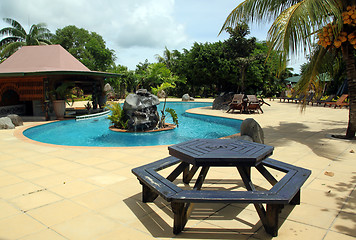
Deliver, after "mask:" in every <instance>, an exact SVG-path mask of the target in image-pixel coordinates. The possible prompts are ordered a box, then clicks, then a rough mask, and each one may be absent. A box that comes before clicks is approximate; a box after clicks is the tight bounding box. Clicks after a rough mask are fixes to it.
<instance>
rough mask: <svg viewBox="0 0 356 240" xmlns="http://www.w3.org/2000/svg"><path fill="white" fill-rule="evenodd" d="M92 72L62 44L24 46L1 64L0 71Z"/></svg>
mask: <svg viewBox="0 0 356 240" xmlns="http://www.w3.org/2000/svg"><path fill="white" fill-rule="evenodd" d="M49 71H80V72H83V71H84V72H90V70H89V69H88V68H87V67H86V66H84V64H82V63H81V62H80V61H78V60H77V59H76V58H75V57H73V56H72V55H71V54H70V53H69V52H68V51H67V50H65V49H64V48H63V47H62V46H61V45H41V46H24V47H22V48H20V49H19V50H18V51H16V52H15V53H14V54H12V55H11V56H10V57H9V58H8V59H6V60H5V61H4V62H2V63H1V64H0V73H29V72H31V73H33V72H49Z"/></svg>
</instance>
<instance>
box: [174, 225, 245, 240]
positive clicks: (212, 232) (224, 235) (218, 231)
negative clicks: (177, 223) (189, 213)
mask: <svg viewBox="0 0 356 240" xmlns="http://www.w3.org/2000/svg"><path fill="white" fill-rule="evenodd" d="M234 230H235V229H228V228H219V227H217V226H215V225H212V224H209V223H207V222H205V221H201V222H197V223H196V224H195V225H194V226H188V227H186V228H185V229H184V231H183V232H181V233H180V234H178V235H176V236H175V237H174V238H173V239H195V240H196V239H198V240H199V239H202V240H206V239H237V240H244V239H250V238H249V236H250V235H251V234H250V233H242V232H236V231H234Z"/></svg>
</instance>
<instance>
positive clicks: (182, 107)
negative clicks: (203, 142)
mask: <svg viewBox="0 0 356 240" xmlns="http://www.w3.org/2000/svg"><path fill="white" fill-rule="evenodd" d="M162 106H163V104H162V103H161V104H160V105H159V107H158V108H159V109H160V107H162ZM205 106H211V103H182V102H168V103H167V106H166V107H168V108H173V109H174V110H175V111H176V112H177V114H178V120H179V127H178V128H176V129H174V130H170V131H162V132H153V133H120V132H113V131H111V130H109V126H110V125H111V124H110V121H109V120H108V119H107V117H106V116H103V117H100V118H95V119H89V120H82V121H75V120H67V121H59V122H53V123H48V124H44V125H40V126H36V127H33V128H29V129H27V130H26V131H24V135H25V136H26V137H28V138H30V139H32V140H35V141H39V142H44V143H50V144H57V145H66V146H92V147H129V146H154V145H171V144H177V143H180V142H184V141H188V140H191V139H194V138H219V137H223V136H228V135H232V134H235V133H238V132H240V125H241V122H242V121H241V120H234V119H226V118H220V117H210V116H202V115H196V114H190V113H185V111H186V110H188V109H191V108H196V107H205ZM166 122H170V123H171V122H172V121H171V118H170V117H169V118H168V119H167V121H166Z"/></svg>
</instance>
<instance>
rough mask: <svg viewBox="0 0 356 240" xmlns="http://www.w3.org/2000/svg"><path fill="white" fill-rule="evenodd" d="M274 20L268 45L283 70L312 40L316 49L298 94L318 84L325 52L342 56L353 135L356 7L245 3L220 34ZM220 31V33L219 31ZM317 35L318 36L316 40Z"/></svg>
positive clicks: (340, 1) (334, 1)
mask: <svg viewBox="0 0 356 240" xmlns="http://www.w3.org/2000/svg"><path fill="white" fill-rule="evenodd" d="M266 20H274V22H273V23H272V25H271V28H270V29H269V32H268V36H267V41H268V43H269V47H270V49H274V50H276V51H277V52H278V53H279V57H280V58H279V60H280V61H279V66H280V69H284V68H285V66H286V63H287V59H288V58H289V57H290V56H292V54H294V53H297V54H300V53H301V52H303V51H304V49H306V50H307V51H310V49H311V48H312V44H313V40H314V39H315V38H319V42H318V44H319V47H318V48H317V50H316V51H315V52H314V53H313V56H312V58H311V64H310V67H309V68H307V69H306V71H305V72H304V73H303V75H302V79H301V81H302V84H301V85H300V86H301V87H299V91H300V92H305V93H306V92H307V91H308V90H309V88H310V86H313V84H314V82H316V81H318V79H319V78H318V76H319V73H320V70H321V69H320V68H321V64H320V63H321V60H322V59H323V58H324V56H325V55H326V53H327V52H333V53H335V54H336V53H337V52H340V51H341V53H342V57H343V59H344V61H345V64H346V72H347V78H348V86H349V106H350V108H349V123H348V127H347V131H346V138H349V139H351V138H354V137H355V133H356V67H355V48H354V47H355V46H356V28H355V26H356V25H355V24H356V7H355V0H319V1H315V0H245V1H243V2H242V3H241V4H239V5H238V6H237V7H236V8H235V9H234V10H233V11H232V12H231V13H230V15H229V16H228V17H227V19H226V21H225V23H224V25H223V27H222V30H224V29H225V28H226V27H228V26H236V25H237V24H238V23H239V22H240V21H244V22H260V23H261V22H262V21H266ZM222 30H221V31H222ZM317 34H318V36H316V35H317Z"/></svg>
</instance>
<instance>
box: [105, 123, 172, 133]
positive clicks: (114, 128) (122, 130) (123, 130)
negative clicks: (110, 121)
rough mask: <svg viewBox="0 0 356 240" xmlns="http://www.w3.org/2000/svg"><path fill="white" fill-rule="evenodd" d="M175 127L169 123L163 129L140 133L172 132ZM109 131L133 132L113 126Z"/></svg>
mask: <svg viewBox="0 0 356 240" xmlns="http://www.w3.org/2000/svg"><path fill="white" fill-rule="evenodd" d="M176 127H177V126H176V125H174V124H171V123H166V124H165V126H164V128H158V129H152V130H147V131H143V132H142V133H150V132H161V131H168V130H173V129H175V128H176ZM109 129H110V130H111V131H114V132H125V133H133V132H135V131H130V130H127V129H119V128H116V127H114V126H110V127H109Z"/></svg>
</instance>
